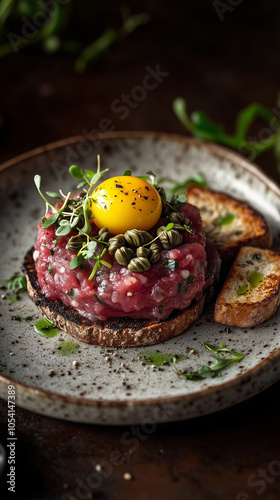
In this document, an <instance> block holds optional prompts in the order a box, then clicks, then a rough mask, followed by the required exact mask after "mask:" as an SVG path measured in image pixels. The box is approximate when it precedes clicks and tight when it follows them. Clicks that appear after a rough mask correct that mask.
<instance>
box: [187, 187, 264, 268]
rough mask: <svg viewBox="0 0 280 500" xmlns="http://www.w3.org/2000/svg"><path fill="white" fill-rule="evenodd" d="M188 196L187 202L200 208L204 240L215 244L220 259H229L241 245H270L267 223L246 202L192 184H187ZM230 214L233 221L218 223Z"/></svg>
mask: <svg viewBox="0 0 280 500" xmlns="http://www.w3.org/2000/svg"><path fill="white" fill-rule="evenodd" d="M187 195H188V202H189V203H191V204H192V205H195V206H196V207H198V208H199V210H200V215H201V218H202V224H203V227H204V229H205V232H206V236H207V239H208V241H210V242H211V243H212V244H213V245H215V247H216V248H217V250H218V251H219V252H220V254H221V257H222V259H223V261H232V260H233V259H234V257H235V255H236V254H237V252H238V250H239V248H240V247H242V246H253V247H259V248H270V247H271V245H272V233H271V230H270V228H269V226H268V225H267V223H266V221H265V219H264V217H263V216H262V215H261V214H260V213H259V212H258V211H257V210H254V209H253V208H252V207H250V206H249V205H248V204H247V203H245V202H242V201H238V200H236V199H235V198H232V197H231V196H229V195H227V194H224V193H220V192H218V191H212V190H210V189H206V188H202V187H200V186H195V185H191V186H188V188H187ZM230 214H232V215H233V220H232V222H231V223H230V224H222V225H219V223H221V221H222V217H225V216H227V215H230Z"/></svg>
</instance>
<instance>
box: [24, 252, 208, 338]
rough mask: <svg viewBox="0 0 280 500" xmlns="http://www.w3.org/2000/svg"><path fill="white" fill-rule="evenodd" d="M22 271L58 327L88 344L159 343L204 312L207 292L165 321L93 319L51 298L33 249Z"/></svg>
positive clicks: (35, 297) (36, 299) (40, 305)
mask: <svg viewBox="0 0 280 500" xmlns="http://www.w3.org/2000/svg"><path fill="white" fill-rule="evenodd" d="M23 270H24V273H25V276H26V279H27V289H28V293H29V295H30V297H31V298H32V300H33V301H34V302H35V304H36V306H37V307H38V309H39V310H40V311H41V312H42V313H43V314H44V315H45V316H46V317H47V318H48V319H49V320H50V321H52V322H53V323H54V324H55V325H56V326H57V327H59V328H60V329H61V330H64V331H65V332H66V333H69V334H70V335H72V336H73V337H76V338H77V339H79V340H81V341H82V342H86V343H88V344H96V345H103V346H122V347H125V346H126V347H129V346H144V345H152V344H157V343H158V342H163V341H164V340H167V339H170V338H172V337H175V336H176V335H179V334H180V333H182V332H184V331H185V330H187V329H188V328H189V327H190V326H191V324H192V323H193V322H194V321H196V320H197V319H198V317H199V316H200V315H201V313H202V311H203V307H204V302H205V295H206V294H203V295H201V296H200V298H199V299H198V300H197V301H196V302H194V303H193V304H192V305H191V306H190V307H188V308H187V309H185V310H183V311H176V312H174V313H172V314H171V315H170V316H169V318H167V319H165V320H159V321H156V320H155V321H153V320H148V319H132V318H116V319H108V320H107V321H98V320H96V321H95V322H92V321H90V320H88V319H86V318H83V317H82V316H81V315H80V314H79V313H78V312H77V311H76V310H75V309H74V308H72V307H68V306H65V305H64V304H63V303H62V302H61V301H60V300H48V299H47V298H46V297H45V296H44V295H43V294H42V292H41V289H40V286H39V284H38V280H37V273H36V269H35V262H34V259H33V248H32V249H31V250H29V252H28V253H27V254H26V256H25V259H24V263H23Z"/></svg>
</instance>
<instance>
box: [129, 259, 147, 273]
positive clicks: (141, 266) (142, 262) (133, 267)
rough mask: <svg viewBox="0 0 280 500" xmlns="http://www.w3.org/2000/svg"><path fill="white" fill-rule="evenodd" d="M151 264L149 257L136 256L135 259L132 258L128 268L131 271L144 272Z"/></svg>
mask: <svg viewBox="0 0 280 500" xmlns="http://www.w3.org/2000/svg"><path fill="white" fill-rule="evenodd" d="M150 267H151V264H150V262H149V260H148V259H146V258H145V257H135V258H134V259H131V261H130V263H129V264H128V266H127V268H128V269H129V270H130V271H134V272H135V273H142V272H143V271H148V269H150Z"/></svg>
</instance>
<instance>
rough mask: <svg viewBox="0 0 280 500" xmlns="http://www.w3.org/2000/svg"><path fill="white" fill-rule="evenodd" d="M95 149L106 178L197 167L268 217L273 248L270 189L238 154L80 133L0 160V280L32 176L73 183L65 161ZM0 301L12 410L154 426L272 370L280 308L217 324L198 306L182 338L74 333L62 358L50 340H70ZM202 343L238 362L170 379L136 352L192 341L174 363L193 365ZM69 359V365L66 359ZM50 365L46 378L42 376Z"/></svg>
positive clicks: (278, 206)
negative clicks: (94, 341)
mask: <svg viewBox="0 0 280 500" xmlns="http://www.w3.org/2000/svg"><path fill="white" fill-rule="evenodd" d="M97 153H100V155H101V160H102V168H107V167H108V168H109V169H110V176H112V175H117V174H121V173H123V172H124V171H125V170H127V169H131V170H132V173H133V174H134V175H140V174H142V175H143V174H144V173H145V172H146V171H147V170H153V171H154V172H155V173H156V174H158V175H159V176H162V175H164V176H165V175H168V176H172V177H174V178H175V179H178V180H179V179H182V180H183V179H185V178H187V177H189V176H191V175H193V173H194V172H198V171H199V172H201V173H202V174H203V175H204V176H205V178H206V180H207V181H208V183H209V185H210V187H212V188H214V189H218V190H222V191H225V192H228V193H231V194H233V195H234V196H236V197H238V198H240V199H243V200H247V201H249V202H250V203H251V204H252V205H253V206H254V207H256V208H258V209H259V210H260V211H261V212H262V213H263V214H264V215H265V217H266V218H267V220H268V222H269V224H270V225H271V228H272V231H273V233H274V237H275V244H274V248H275V249H277V248H278V249H279V235H278V233H279V223H280V190H279V188H278V187H277V185H276V184H275V183H274V182H273V181H271V180H270V179H268V178H267V177H266V176H265V175H264V174H263V173H261V171H260V170H258V168H257V167H256V166H254V165H252V164H251V163H249V162H248V161H246V160H244V159H243V158H242V157H240V156H239V155H237V154H235V153H233V152H231V151H228V150H226V149H224V148H221V147H218V146H215V145H212V144H204V143H201V142H198V141H195V140H193V139H188V138H184V137H178V136H171V135H170V136H169V135H166V134H159V133H149V132H147V133H146V132H120V133H113V134H109V135H103V136H102V137H101V138H100V137H99V138H98V137H93V136H92V137H87V138H85V137H82V136H81V137H74V138H70V139H67V140H63V141H60V142H57V143H54V144H50V145H48V146H45V147H42V148H39V149H37V150H35V151H32V152H30V153H27V154H24V155H21V156H20V157H18V158H16V159H14V160H12V161H10V162H7V163H6V164H4V165H3V166H2V167H1V172H0V179H1V183H0V184H1V229H0V237H1V241H0V242H1V261H0V262H1V273H0V274H1V278H9V277H10V276H11V275H12V274H13V273H15V272H20V269H21V263H22V260H23V257H24V255H25V253H26V251H27V250H28V249H29V248H30V247H32V245H33V243H34V241H35V239H36V227H37V223H38V221H39V220H40V217H41V216H42V215H43V212H44V204H43V203H42V199H41V198H40V197H39V195H38V193H37V191H36V188H35V186H34V183H33V177H34V174H36V173H37V174H40V175H41V176H42V189H43V191H46V190H52V191H57V190H58V187H63V190H64V192H65V191H66V192H67V191H68V190H71V189H72V190H73V189H74V188H75V185H76V184H75V181H74V180H73V179H72V178H71V177H70V176H69V175H68V173H67V172H68V166H69V165H71V164H72V163H75V164H79V165H80V166H81V167H83V168H84V167H85V168H91V169H92V168H95V165H96V155H97ZM277 237H278V240H277ZM2 293H3V292H2ZM0 304H1V332H0V396H1V397H2V398H4V399H7V391H8V385H9V384H12V385H14V386H15V388H16V403H17V405H18V406H21V407H24V408H27V409H29V410H32V411H34V412H38V413H42V414H45V415H49V416H52V417H56V418H61V419H66V420H73V421H77V422H87V423H98V424H116V425H122V424H135V423H141V424H142V425H143V426H146V429H147V432H149V430H148V429H149V428H151V425H153V424H154V423H155V422H167V421H172V420H173V421H175V420H181V419H187V418H191V417H195V416H198V415H204V414H207V413H211V412H214V411H217V410H220V409H222V408H226V407H229V406H231V405H234V404H235V403H238V402H240V401H242V400H244V399H246V398H249V397H251V396H253V395H255V394H257V393H259V392H260V391H262V390H263V389H265V388H266V387H268V386H270V385H271V384H273V383H274V382H276V381H277V380H278V379H279V378H280V346H279V342H280V331H279V323H280V321H279V320H280V311H278V313H277V314H276V315H275V316H274V317H273V318H272V319H271V320H269V321H266V322H265V323H263V324H262V325H259V326H257V327H254V328H246V329H241V328H231V329H230V331H229V332H227V331H226V328H225V327H223V326H222V325H218V324H215V323H214V322H213V304H212V305H211V304H210V305H209V306H208V307H207V310H206V311H205V313H204V314H203V316H202V317H201V318H200V319H199V320H198V321H197V322H196V324H194V325H193V326H192V327H191V328H190V330H188V331H187V332H186V333H185V334H182V335H180V336H179V337H177V338H175V339H172V340H169V341H167V342H165V343H164V344H159V345H157V346H156V347H152V348H145V349H143V348H127V349H116V350H115V349H112V348H111V349H106V348H102V349H101V348H100V347H96V346H92V345H86V344H83V343H81V342H78V341H75V342H76V344H77V351H76V352H75V353H74V354H70V355H67V356H63V355H62V354H61V350H59V349H57V347H58V345H59V344H60V343H61V342H62V341H64V342H65V341H66V340H74V339H72V338H70V337H68V336H67V334H65V333H63V332H61V333H59V334H58V336H56V337H53V338H45V337H42V336H40V335H39V334H37V333H36V332H35V331H34V328H33V325H34V323H35V321H36V320H37V317H40V314H39V313H38V311H37V309H36V307H35V305H34V304H33V303H32V301H31V300H30V299H29V297H28V295H27V294H23V296H22V297H21V299H20V300H19V301H18V302H16V303H14V304H12V305H10V304H9V303H8V301H7V300H4V299H3V300H1V301H0ZM28 316H32V320H31V321H29V322H28V321H26V320H25V319H24V318H26V317H28ZM19 317H20V318H22V320H21V321H19ZM204 341H208V342H210V343H212V344H216V345H220V344H221V343H222V342H225V345H226V346H227V347H229V348H231V349H234V350H236V351H238V352H241V353H243V354H245V358H244V359H243V360H242V361H241V362H240V363H236V364H235V365H232V366H231V367H229V368H228V369H226V370H225V371H224V372H223V374H222V376H221V377H218V378H207V379H205V380H204V381H200V382H194V381H191V380H186V379H184V378H178V376H177V375H176V373H175V371H174V369H173V367H172V366H167V367H164V368H162V369H158V368H156V369H153V368H152V367H151V366H145V365H143V364H141V363H140V361H139V359H138V355H139V353H140V352H142V351H144V350H150V349H153V350H154V349H159V350H160V351H162V352H164V353H174V354H182V353H183V354H186V353H187V352H188V351H189V349H190V348H193V349H194V351H195V354H192V355H189V356H188V359H187V360H186V361H183V362H181V363H180V365H179V367H180V368H187V369H188V370H189V371H195V370H197V369H198V368H199V367H200V366H201V364H204V363H208V362H209V361H210V360H211V357H210V354H209V353H208V352H206V351H205V349H204V347H203V343H204ZM107 357H108V358H109V359H110V361H108V360H106V358H107ZM75 360H76V361H78V365H77V367H74V366H73V361H75ZM51 369H52V370H53V371H54V373H55V375H54V376H50V375H49V370H51ZM149 426H150V427H149Z"/></svg>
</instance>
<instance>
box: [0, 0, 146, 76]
mask: <svg viewBox="0 0 280 500" xmlns="http://www.w3.org/2000/svg"><path fill="white" fill-rule="evenodd" d="M45 3H46V5H44V2H43V1H41V0H0V39H1V40H2V44H1V43H0V57H4V56H6V55H9V54H12V53H13V52H14V51H15V52H16V53H18V51H20V50H22V49H24V48H26V47H30V46H32V45H36V44H41V47H42V49H43V50H44V51H45V52H46V53H47V54H54V53H55V52H57V51H58V50H59V51H61V52H66V53H71V54H75V55H77V56H78V57H77V59H76V63H75V69H76V71H78V72H80V73H81V72H83V71H85V70H86V69H87V67H88V65H89V64H92V63H95V62H97V61H98V60H99V59H100V58H102V57H104V56H105V55H106V53H107V52H108V50H109V49H110V48H111V47H112V46H113V45H114V44H115V42H117V41H118V40H121V39H123V38H126V37H127V36H129V35H130V34H131V33H132V32H133V31H134V30H135V29H136V28H137V27H138V26H141V25H142V24H146V23H148V22H149V21H150V15H149V14H148V13H147V12H143V13H140V14H134V15H131V13H130V9H129V7H128V6H126V5H125V6H123V7H122V12H121V14H122V20H123V24H122V26H120V27H119V28H112V27H109V26H108V27H107V28H106V29H105V30H104V32H103V34H102V35H101V36H100V37H99V38H97V40H94V41H92V42H91V43H90V44H89V45H87V46H86V47H84V43H83V42H82V41H81V40H77V39H75V33H74V34H73V35H72V36H71V38H70V39H69V38H67V37H65V31H66V32H67V30H65V28H68V26H69V25H71V23H72V22H73V18H74V15H75V22H76V23H77V24H79V20H80V19H79V9H74V8H73V4H74V2H73V1H72V2H71V1H68V2H66V1H65V2H63V4H62V5H60V2H54V3H55V8H51V9H48V4H49V2H45ZM61 3H62V2H61ZM81 5H82V3H81ZM40 12H42V13H43V14H44V15H47V16H48V18H47V20H46V22H45V23H44V24H43V26H41V27H39V28H37V27H36V33H35V35H34V36H33V37H32V38H30V39H28V40H27V39H24V41H23V38H22V37H21V36H20V33H18V35H17V34H16V33H17V32H16V31H15V41H14V44H13V43H12V41H11V39H10V38H9V37H8V40H9V41H7V34H11V33H12V34H14V32H13V29H14V26H17V25H19V24H20V23H22V20H23V19H25V18H26V19H27V20H29V21H30V22H31V23H33V17H34V16H36V15H38V13H40ZM81 17H82V15H81ZM25 42H26V43H25Z"/></svg>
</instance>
